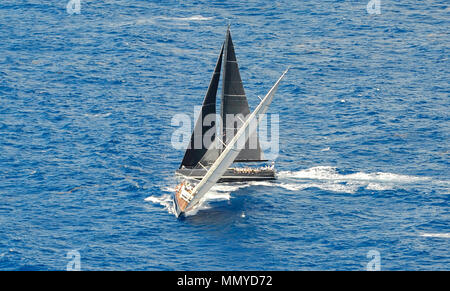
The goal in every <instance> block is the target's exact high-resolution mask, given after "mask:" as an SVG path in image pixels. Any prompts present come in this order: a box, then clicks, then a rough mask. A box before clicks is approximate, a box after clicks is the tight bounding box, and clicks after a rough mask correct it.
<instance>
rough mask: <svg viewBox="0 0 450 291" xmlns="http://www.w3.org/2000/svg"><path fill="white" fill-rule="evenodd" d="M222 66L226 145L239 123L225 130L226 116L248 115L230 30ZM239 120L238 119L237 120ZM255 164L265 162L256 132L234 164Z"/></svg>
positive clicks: (224, 124) (223, 137)
mask: <svg viewBox="0 0 450 291" xmlns="http://www.w3.org/2000/svg"><path fill="white" fill-rule="evenodd" d="M224 47H225V50H224V57H223V58H224V65H223V74H222V109H221V111H222V112H221V116H222V141H223V142H224V143H225V144H226V143H227V141H230V140H231V139H232V138H233V136H234V135H235V134H236V132H237V130H238V129H239V127H240V126H241V125H242V122H241V121H238V122H234V123H233V127H231V128H230V127H228V128H227V114H233V116H235V115H238V114H241V115H243V116H244V117H246V116H247V115H248V114H250V109H249V107H248V102H247V97H246V96H245V91H244V86H243V84H242V79H241V74H240V73H239V66H238V63H237V59H236V54H235V52H234V46H233V41H232V40H231V34H230V29H229V28H228V30H227V36H226V39H225V44H224ZM237 120H239V119H237ZM250 161H252V162H257V161H266V160H264V159H263V156H262V151H261V147H260V144H259V138H258V134H257V132H255V134H254V135H252V136H250V137H249V139H248V141H247V143H246V144H245V148H244V149H242V150H241V152H240V153H239V155H238V157H237V158H236V160H235V162H250Z"/></svg>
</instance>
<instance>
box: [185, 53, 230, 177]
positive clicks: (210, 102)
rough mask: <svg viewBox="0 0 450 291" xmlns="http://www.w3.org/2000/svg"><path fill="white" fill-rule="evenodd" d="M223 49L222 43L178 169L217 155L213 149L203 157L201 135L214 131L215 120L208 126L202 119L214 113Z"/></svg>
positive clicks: (211, 161) (209, 161) (204, 149)
mask: <svg viewBox="0 0 450 291" xmlns="http://www.w3.org/2000/svg"><path fill="white" fill-rule="evenodd" d="M223 49H224V46H223V45H222V49H221V51H220V55H219V58H218V60H217V63H216V68H215V69H214V73H213V75H212V78H211V82H210V83H209V87H208V91H207V92H206V96H205V99H204V100H203V104H202V109H201V111H200V114H199V116H198V119H197V122H196V123H195V127H194V131H193V132H192V135H191V141H190V143H189V146H188V148H187V150H186V152H185V154H184V158H183V161H182V162H181V165H180V169H181V168H182V167H183V166H184V167H187V168H192V167H195V166H197V165H198V163H199V162H200V161H201V160H202V158H203V161H204V162H205V163H213V162H214V161H215V159H216V158H217V157H218V155H219V153H218V151H217V150H215V151H214V152H216V153H217V154H208V157H209V160H205V159H204V156H205V154H206V152H207V151H208V148H206V147H205V145H204V143H203V136H204V135H205V133H206V132H208V131H213V132H216V122H214V123H212V124H211V125H210V126H204V124H203V121H204V119H205V117H206V116H208V115H209V114H216V95H217V89H218V87H219V78H220V71H221V67H222V56H223ZM214 138H215V134H213V136H212V139H214ZM212 150H213V149H212Z"/></svg>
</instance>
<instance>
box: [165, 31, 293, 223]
mask: <svg viewBox="0 0 450 291" xmlns="http://www.w3.org/2000/svg"><path fill="white" fill-rule="evenodd" d="M230 44H231V49H232V42H231V36H230V31H229V28H228V30H227V38H226V40H225V43H224V45H223V46H222V50H221V54H220V56H219V60H218V61H217V64H216V69H215V71H214V74H213V78H212V81H211V83H210V87H209V88H208V93H207V95H206V97H205V101H204V102H203V109H206V110H210V111H212V110H215V109H214V108H213V107H215V106H212V103H209V102H210V101H211V100H212V99H215V92H211V93H212V94H211V95H209V93H210V91H217V84H218V81H215V80H216V78H218V76H217V75H218V72H220V66H221V57H222V54H223V53H224V48H227V47H228V49H227V50H228V52H227V54H232V58H231V59H228V58H227V54H225V56H224V59H225V60H226V62H227V63H228V62H230V63H233V64H235V65H234V68H235V71H234V75H232V74H233V73H232V74H230V75H232V77H234V79H232V81H229V82H231V83H232V84H234V86H236V85H239V84H241V86H237V87H238V88H241V87H242V81H240V77H239V71H236V69H237V62H236V58H235V56H234V50H230ZM225 67H231V68H233V66H227V65H225ZM287 71H288V70H286V71H285V72H284V73H283V74H282V75H281V77H280V78H279V79H278V80H277V82H276V83H275V85H274V86H273V87H272V88H271V89H270V90H269V92H268V93H267V94H266V96H265V97H264V98H262V99H261V102H260V103H259V105H258V106H257V107H256V109H255V110H254V111H253V112H252V113H251V114H248V115H246V116H245V117H244V118H245V120H242V125H241V126H239V127H238V128H235V129H234V132H235V134H234V135H233V137H232V138H231V139H230V140H229V141H228V142H227V143H226V144H223V145H224V148H223V149H222V150H221V151H220V152H219V151H217V150H216V149H215V148H212V147H210V148H208V149H203V155H202V153H201V152H200V153H198V152H197V155H198V156H197V159H199V161H198V162H197V163H201V162H202V161H204V160H205V156H207V157H208V158H210V155H209V154H211V153H216V154H218V156H216V158H215V159H214V161H213V162H212V164H211V165H210V166H209V168H207V167H206V166H204V165H203V164H202V165H201V167H203V168H204V169H203V170H204V171H205V173H204V175H203V176H202V177H201V179H195V178H194V179H193V178H192V176H186V177H185V179H184V181H183V182H182V183H181V184H179V185H178V186H177V187H176V189H175V197H174V200H173V201H174V208H175V215H176V216H177V217H180V216H183V215H184V214H185V213H186V212H189V211H191V210H193V209H194V208H195V207H196V206H197V205H198V204H199V203H200V202H201V199H202V198H203V197H204V195H205V194H206V193H207V192H208V191H209V190H210V189H211V188H212V187H213V186H214V185H215V184H216V183H217V182H218V181H219V180H220V179H223V177H224V175H226V174H227V172H229V171H230V169H229V167H230V166H231V164H233V163H234V162H236V160H239V159H240V157H242V156H244V157H249V156H250V155H251V154H252V153H248V151H250V149H249V148H247V146H248V141H249V139H250V138H251V137H252V136H253V137H254V136H255V135H256V134H257V131H256V126H251V125H252V124H256V125H258V124H259V123H260V122H261V120H262V119H263V118H264V114H265V113H266V112H267V110H268V108H269V105H270V103H271V102H272V100H273V97H274V95H275V92H276V90H277V89H278V85H279V84H280V82H281V80H282V79H283V78H284V76H285V75H286V73H287ZM236 72H237V73H236ZM226 74H227V72H226V71H225V73H224V75H225V76H227V75H226ZM224 79H226V78H224ZM236 80H239V82H236ZM225 82H226V80H225V81H224V83H225ZM214 87H215V88H214ZM223 87H225V88H226V87H227V84H224V86H223ZM224 91H225V94H224V93H223V94H222V95H225V96H230V95H235V96H238V98H239V99H237V100H239V102H236V103H234V104H233V103H232V106H230V107H231V108H234V109H235V110H238V109H240V108H241V107H242V105H243V103H244V102H243V101H244V99H243V98H244V97H245V94H230V93H226V92H229V91H227V89H225V90H224ZM233 93H236V92H233ZM241 93H243V92H241ZM212 95H213V96H212ZM211 96H212V97H211ZM208 97H209V98H211V99H207V98H208ZM246 101H247V100H246V99H245V103H244V104H246V103H247V102H246ZM222 103H223V102H222ZM227 105H229V104H227ZM227 105H226V106H227ZM222 107H223V106H222ZM247 108H248V104H247ZM202 111H203V110H202ZM208 112H209V111H208ZM202 114H203V112H202ZM202 114H200V116H199V118H201V117H202ZM198 124H199V122H198V121H197V124H196V126H203V124H202V123H201V124H200V125H198ZM195 133H196V132H195V130H194V133H193V134H192V138H194V137H195ZM224 133H226V132H224ZM216 139H217V138H216ZM191 142H192V139H191ZM258 148H259V147H258ZM258 148H257V149H258ZM212 151H214V152H212ZM259 151H260V148H259ZM187 154H188V153H186V154H185V158H184V159H183V161H184V160H185V159H186V155H187ZM243 154H247V155H248V156H246V155H243ZM253 154H254V152H253ZM260 154H261V152H260V153H259V155H260ZM191 155H192V156H194V154H191ZM212 155H213V154H211V156H212Z"/></svg>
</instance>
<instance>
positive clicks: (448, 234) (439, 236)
mask: <svg viewBox="0 0 450 291" xmlns="http://www.w3.org/2000/svg"><path fill="white" fill-rule="evenodd" d="M420 236H423V237H437V238H450V233H422V234H421V235H420Z"/></svg>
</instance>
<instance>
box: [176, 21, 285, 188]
mask: <svg viewBox="0 0 450 291" xmlns="http://www.w3.org/2000/svg"><path fill="white" fill-rule="evenodd" d="M221 73H222V88H221V90H222V92H221V104H220V105H221V110H220V117H221V118H219V119H220V120H219V122H217V120H214V122H212V123H211V125H205V122H204V121H205V119H206V118H207V116H210V115H214V119H215V115H216V96H217V91H218V88H219V80H220V77H221ZM249 114H250V108H249V106H248V101H247V97H246V95H245V91H244V86H243V84H242V80H241V75H240V72H239V66H238V63H237V59H236V54H235V50H234V45H233V41H232V39H231V33H230V27H228V29H227V33H226V38H225V41H224V43H223V44H222V48H221V50H220V54H219V57H218V59H217V62H216V66H215V69H214V72H213V75H212V78H211V81H210V83H209V87H208V90H207V92H206V96H205V98H204V100H203V104H202V108H201V111H200V113H199V116H198V119H197V122H196V123H195V127H194V131H193V132H192V135H191V140H190V143H189V145H188V147H187V149H186V152H185V154H184V157H183V160H182V162H181V164H180V166H179V169H177V170H176V172H175V173H176V174H177V176H181V177H182V178H189V179H195V180H201V179H202V178H203V177H204V176H205V175H206V173H207V172H208V169H209V168H210V166H211V165H212V164H213V163H214V162H215V161H216V160H217V158H218V157H219V156H220V154H221V153H222V152H223V151H224V148H225V147H226V146H227V144H228V143H229V142H230V141H231V139H232V138H233V136H234V135H235V134H236V133H237V131H238V128H239V127H240V126H242V124H243V119H244V118H245V117H246V116H248V115H249ZM234 117H237V118H236V119H235V121H237V122H233V121H234V120H231V119H233V118H234ZM219 124H220V125H221V130H219V132H220V134H219V136H217V137H216V136H215V133H216V130H217V129H218V128H219ZM208 133H209V134H210V133H213V134H212V138H211V139H212V140H214V142H213V143H211V144H210V145H209V146H207V145H205V143H204V142H203V141H204V137H205V135H207V134H208ZM233 162H234V163H238V165H239V164H241V165H242V164H243V165H246V166H245V167H243V166H235V167H231V168H228V169H227V170H226V171H225V173H224V174H223V175H222V177H221V178H220V179H219V180H218V181H217V182H218V183H220V182H244V181H263V180H275V179H276V175H275V167H274V163H273V162H272V164H271V165H267V164H266V165H264V166H260V167H249V166H248V163H254V162H259V163H264V162H268V160H266V159H264V156H263V152H262V150H261V146H260V142H259V137H258V132H257V131H255V132H254V133H253V134H252V135H251V136H250V137H249V140H248V141H247V142H246V144H245V147H244V148H243V149H242V150H241V151H240V153H239V154H238V155H237V157H236V159H235V160H234V161H233Z"/></svg>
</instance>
